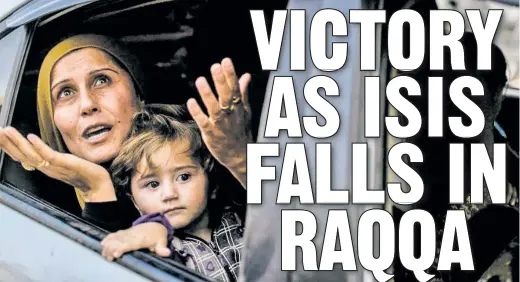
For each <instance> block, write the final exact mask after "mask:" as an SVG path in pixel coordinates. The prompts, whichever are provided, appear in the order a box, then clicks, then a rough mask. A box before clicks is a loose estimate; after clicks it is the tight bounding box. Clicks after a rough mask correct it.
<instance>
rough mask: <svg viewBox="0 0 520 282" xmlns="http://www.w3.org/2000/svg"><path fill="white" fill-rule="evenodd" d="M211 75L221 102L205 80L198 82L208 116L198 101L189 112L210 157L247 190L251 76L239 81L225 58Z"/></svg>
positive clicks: (230, 63) (241, 78) (192, 104)
mask: <svg viewBox="0 0 520 282" xmlns="http://www.w3.org/2000/svg"><path fill="white" fill-rule="evenodd" d="M211 76H212V78H213V82H214V84H215V88H216V90H217V93H218V99H217V98H216V97H215V95H214V94H213V91H212V90H211V87H210V86H209V84H208V82H207V80H206V79H205V78H203V77H199V78H198V79H197V81H196V82H195V85H196V87H197V90H198V92H199V94H200V96H201V98H202V101H203V102H204V105H205V106H206V109H207V110H208V114H209V116H207V115H206V114H204V112H203V111H202V109H201V108H200V106H199V105H198V103H197V102H196V101H195V99H190V100H189V101H188V110H189V112H190V114H191V115H192V117H193V119H194V120H195V122H196V123H197V125H198V126H199V128H200V130H201V133H202V137H203V139H204V143H205V144H206V146H207V147H208V149H209V151H210V152H211V154H212V155H213V156H214V157H215V159H217V161H219V162H220V163H221V164H222V165H224V166H225V167H226V168H228V169H229V170H230V172H231V173H232V174H233V175H234V176H235V177H236V178H237V179H238V180H239V181H240V183H241V184H242V186H244V187H246V152H247V143H250V142H253V136H252V131H251V123H250V122H251V109H250V106H249V103H248V97H247V87H248V85H249V83H250V81H251V75H249V74H247V73H246V74H244V75H242V77H240V79H238V77H237V75H236V73H235V68H234V66H233V63H232V62H231V60H230V59H229V58H226V59H224V60H222V63H221V64H214V65H213V66H212V67H211Z"/></svg>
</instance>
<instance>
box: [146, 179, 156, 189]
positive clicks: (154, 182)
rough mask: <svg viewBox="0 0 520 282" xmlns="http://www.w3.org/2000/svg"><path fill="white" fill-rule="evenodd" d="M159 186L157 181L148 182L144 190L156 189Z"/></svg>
mask: <svg viewBox="0 0 520 282" xmlns="http://www.w3.org/2000/svg"><path fill="white" fill-rule="evenodd" d="M158 186H159V182H157V181H150V182H148V183H146V186H145V187H146V188H157V187H158Z"/></svg>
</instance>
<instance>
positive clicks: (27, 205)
mask: <svg viewBox="0 0 520 282" xmlns="http://www.w3.org/2000/svg"><path fill="white" fill-rule="evenodd" d="M92 2H95V1H92ZM24 7H25V6H24ZM15 14H16V12H15V13H13V15H15ZM8 19H9V17H8V18H7V19H5V20H8ZM37 25H38V20H37V19H36V20H35V21H32V22H29V23H26V24H22V25H19V26H17V27H13V28H11V29H9V30H3V31H2V32H0V44H1V41H2V39H4V38H6V37H7V36H8V35H10V34H12V32H19V33H20V36H23V37H22V38H21V40H22V41H21V44H23V47H22V48H19V50H17V53H16V56H17V57H16V59H15V63H14V65H13V71H12V72H11V73H10V77H9V79H8V82H7V84H8V86H7V87H6V91H5V94H4V101H3V103H2V111H1V113H0V125H1V126H3V127H5V126H8V125H10V124H11V122H12V116H13V113H14V108H15V107H14V106H15V104H16V101H17V99H18V92H19V86H20V83H21V80H22V79H21V78H22V76H23V70H24V67H25V60H26V59H27V56H28V54H29V52H30V51H31V48H30V46H31V40H32V38H33V34H34V31H35V30H36V28H37ZM0 26H5V22H2V23H0ZM24 31H25V32H24ZM5 155H6V154H5V153H4V152H3V151H2V152H1V156H0V174H1V173H2V170H3V165H4V161H5ZM2 182H3V181H2ZM2 182H0V205H4V206H7V207H8V208H11V209H12V210H15V211H17V212H19V213H21V214H23V215H25V216H27V217H29V218H31V219H33V220H34V221H36V223H37V224H41V225H44V226H46V227H48V228H50V229H52V230H54V231H56V232H58V233H59V234H61V235H64V236H65V237H67V238H69V239H72V240H74V241H76V242H77V243H78V244H81V245H83V246H85V247H87V248H89V249H91V250H92V251H94V252H97V253H99V254H101V245H100V241H101V239H102V238H103V237H104V235H106V234H107V232H106V231H105V230H103V229H101V228H98V227H97V226H95V225H93V224H90V223H88V222H86V221H85V220H82V219H80V218H78V217H76V216H74V215H72V214H70V213H67V212H66V211H64V210H61V209H59V208H57V207H55V206H54V205H52V204H50V203H47V202H45V201H44V200H42V199H39V198H38V197H36V196H34V195H30V194H28V193H25V192H23V191H21V190H19V189H18V188H17V187H15V186H13V185H9V184H8V183H2ZM115 262H116V263H118V264H120V265H122V266H123V267H125V268H127V269H129V270H131V271H134V272H136V273H137V274H140V275H142V276H143V277H145V278H148V279H151V280H153V281H194V282H195V281H197V282H198V281H201V282H202V281H210V280H208V278H207V277H204V276H203V275H202V274H199V273H196V272H195V271H193V270H190V269H188V268H187V267H185V266H183V265H180V264H178V263H175V262H174V264H176V265H172V264H170V263H169V261H168V260H165V259H161V258H158V257H156V256H154V255H151V254H149V253H146V252H142V251H135V252H132V253H129V254H126V255H124V256H123V257H122V258H121V259H119V260H116V261H115ZM107 263H110V262H108V261H107Z"/></svg>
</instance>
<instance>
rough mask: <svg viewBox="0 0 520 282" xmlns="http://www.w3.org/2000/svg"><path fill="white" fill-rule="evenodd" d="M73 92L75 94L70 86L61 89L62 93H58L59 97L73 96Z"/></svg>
mask: <svg viewBox="0 0 520 282" xmlns="http://www.w3.org/2000/svg"><path fill="white" fill-rule="evenodd" d="M72 94H74V93H73V92H72V90H71V89H70V88H65V89H63V90H61V91H60V93H58V99H59V98H66V97H69V96H72Z"/></svg>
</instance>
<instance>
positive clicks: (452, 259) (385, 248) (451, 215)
mask: <svg viewBox="0 0 520 282" xmlns="http://www.w3.org/2000/svg"><path fill="white" fill-rule="evenodd" d="M297 223H301V225H302V226H303V231H302V232H301V234H297V232H296V230H297V229H296V226H297ZM375 223H378V225H379V232H376V234H378V237H379V238H377V237H374V225H375ZM416 224H419V225H420V230H421V231H420V236H418V237H419V238H418V240H420V242H421V243H420V245H421V247H420V256H419V257H416V256H415V255H414V253H415V246H414V244H415V242H414V225H416ZM395 226H396V225H394V221H393V219H392V216H391V215H390V214H389V213H388V212H386V211H384V210H379V209H373V210H369V211H366V212H365V213H364V214H363V215H362V216H361V218H360V219H359V224H358V228H357V232H358V233H357V238H363V240H358V242H357V254H358V259H359V263H360V264H361V265H362V267H363V268H364V269H366V270H369V271H372V273H373V274H374V277H375V278H376V279H377V281H379V282H383V281H388V280H389V279H390V278H392V277H393V275H389V274H387V273H385V270H386V269H388V268H389V267H390V266H391V265H392V263H393V261H394V257H395V253H396V251H397V253H398V256H399V259H400V261H401V263H402V264H403V266H404V267H406V268H407V269H409V270H412V271H413V272H414V274H415V277H416V278H417V279H418V280H419V281H421V282H425V281H428V280H430V279H431V278H432V277H433V275H431V274H428V273H426V272H425V270H426V269H428V268H430V267H431V265H432V264H433V262H434V260H435V255H436V245H437V244H436V239H437V238H436V231H435V222H434V219H433V217H432V216H431V215H430V214H429V213H428V212H426V211H423V210H410V211H408V212H406V213H405V214H404V215H403V217H402V219H401V221H400V223H399V227H398V230H397V232H399V233H398V235H399V237H398V238H399V242H398V250H396V249H395V248H396V246H395V236H396V234H395V232H396V230H395ZM443 230H444V232H443V235H442V242H441V246H440V254H439V263H438V267H437V270H450V268H451V265H452V264H454V263H460V266H461V269H462V270H474V264H473V258H472V253H471V246H470V241H469V236H468V230H467V224H466V218H465V214H464V211H448V214H447V217H446V222H445V225H444V228H443ZM316 231H317V224H316V218H315V217H314V215H313V214H312V213H310V212H308V211H301V210H282V270H293V271H294V270H296V249H297V248H301V249H302V257H303V269H304V270H306V271H311V270H333V267H334V264H336V263H339V264H341V266H342V268H343V270H357V267H356V259H355V257H356V256H355V255H354V248H353V246H354V244H353V242H352V236H351V233H350V227H349V220H348V215H347V211H346V210H331V211H329V214H328V218H327V225H326V229H325V236H324V241H323V248H322V252H321V259H320V261H319V267H318V261H317V250H316V246H315V245H314V243H313V241H312V240H313V239H314V237H315V236H316ZM338 240H339V244H340V246H341V247H340V249H339V250H336V242H337V241H338ZM376 240H377V241H378V242H379V244H378V245H379V256H377V258H376V256H374V251H376V252H377V250H374V242H376ZM455 241H456V243H457V245H458V250H454V242H455Z"/></svg>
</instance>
